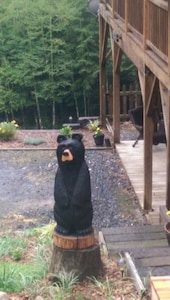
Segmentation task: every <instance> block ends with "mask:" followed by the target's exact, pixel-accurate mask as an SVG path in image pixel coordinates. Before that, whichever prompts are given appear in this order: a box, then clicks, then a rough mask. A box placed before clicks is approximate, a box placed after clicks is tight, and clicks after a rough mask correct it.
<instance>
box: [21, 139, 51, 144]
mask: <svg viewBox="0 0 170 300" xmlns="http://www.w3.org/2000/svg"><path fill="white" fill-rule="evenodd" d="M44 143H46V140H44V139H41V138H32V137H28V138H25V139H24V144H28V145H40V144H44Z"/></svg>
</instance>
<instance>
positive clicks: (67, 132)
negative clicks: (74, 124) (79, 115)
mask: <svg viewBox="0 0 170 300" xmlns="http://www.w3.org/2000/svg"><path fill="white" fill-rule="evenodd" d="M60 133H61V134H63V135H65V136H66V137H67V138H71V136H72V128H71V127H70V126H65V127H63V128H61V129H60Z"/></svg>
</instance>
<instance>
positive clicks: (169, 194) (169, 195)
mask: <svg viewBox="0 0 170 300" xmlns="http://www.w3.org/2000/svg"><path fill="white" fill-rule="evenodd" d="M167 98H168V101H167V102H168V122H167V185H166V207H167V209H168V210H170V121H169V120H170V91H169V90H168V96H167Z"/></svg>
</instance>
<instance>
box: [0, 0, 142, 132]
mask: <svg viewBox="0 0 170 300" xmlns="http://www.w3.org/2000/svg"><path fill="white" fill-rule="evenodd" d="M87 2H88V1H87V0H76V1H75V0H69V1H68V0H62V1H61V0H36V1H34V0H3V1H1V5H0V121H11V120H13V119H15V120H16V121H17V123H18V124H19V126H20V127H21V128H32V129H34V128H41V129H42V128H44V129H45V128H58V127H59V126H60V125H61V124H62V123H63V122H68V118H69V116H70V115H72V116H73V121H74V120H77V118H78V117H79V116H87V115H88V116H90V115H91V116H92V115H99V58H98V55H99V50H98V39H99V36H98V20H97V18H95V17H94V16H92V15H91V14H90V12H89V10H88V6H87ZM111 68H112V63H110V64H109V66H108V84H109V81H112V78H111V74H112V72H111ZM135 78H136V70H135V68H134V66H133V65H132V64H131V62H129V61H128V60H127V58H126V57H124V59H123V60H122V72H121V81H122V82H121V83H122V84H123V83H125V84H129V83H133V82H134V80H135Z"/></svg>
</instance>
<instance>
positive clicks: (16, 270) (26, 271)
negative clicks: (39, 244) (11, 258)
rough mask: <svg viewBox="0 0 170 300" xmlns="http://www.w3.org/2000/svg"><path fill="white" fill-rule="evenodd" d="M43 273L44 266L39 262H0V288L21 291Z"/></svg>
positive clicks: (7, 290)
mask: <svg viewBox="0 0 170 300" xmlns="http://www.w3.org/2000/svg"><path fill="white" fill-rule="evenodd" d="M44 274H45V273H44V268H43V266H42V265H39V264H33V263H29V264H23V263H18V262H17V263H15V262H0V290H3V291H5V292H9V293H10V292H19V291H22V290H23V289H24V288H26V287H28V286H30V285H31V283H32V282H33V280H34V279H36V278H42V277H43V276H44Z"/></svg>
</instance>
